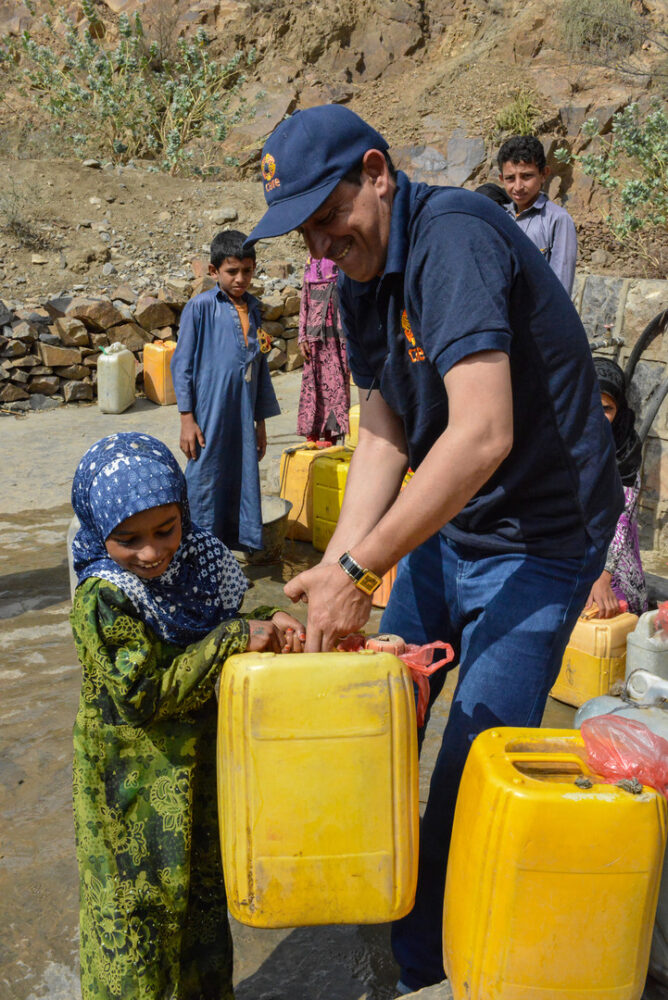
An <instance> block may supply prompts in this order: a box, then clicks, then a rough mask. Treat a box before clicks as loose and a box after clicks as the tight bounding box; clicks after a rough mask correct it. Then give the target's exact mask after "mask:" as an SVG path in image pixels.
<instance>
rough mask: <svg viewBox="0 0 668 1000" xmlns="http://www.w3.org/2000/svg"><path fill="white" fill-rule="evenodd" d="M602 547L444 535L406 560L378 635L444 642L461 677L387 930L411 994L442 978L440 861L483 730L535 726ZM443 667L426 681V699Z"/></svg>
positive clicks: (602, 555)
mask: <svg viewBox="0 0 668 1000" xmlns="http://www.w3.org/2000/svg"><path fill="white" fill-rule="evenodd" d="M604 563H605V551H596V550H594V549H591V548H590V550H589V551H588V552H587V553H586V554H583V556H582V558H579V559H546V558H542V557H537V556H527V555H517V554H507V553H506V554H494V555H481V554H480V553H479V552H477V551H474V550H472V549H467V548H464V547H462V546H461V545H457V544H455V543H453V542H449V541H448V540H446V539H445V538H444V537H443V536H442V535H440V534H437V535H434V536H433V537H432V538H430V539H429V540H428V541H427V542H425V543H424V544H423V545H421V546H420V547H419V548H417V549H416V550H415V551H414V552H412V553H410V555H408V556H406V558H405V559H402V561H401V562H400V564H399V567H398V570H397V578H396V581H395V584H394V586H393V588H392V594H391V596H390V601H389V603H388V606H387V608H386V610H385V613H384V615H383V618H382V621H381V629H382V631H383V632H394V633H396V634H397V635H401V636H402V637H403V638H404V639H406V641H408V642H416V643H427V642H433V641H434V640H436V639H443V640H445V641H446V642H449V643H451V644H452V646H453V648H454V650H455V658H454V661H453V663H454V664H457V663H459V680H458V683H457V688H456V691H455V694H454V697H453V700H452V707H451V709H450V714H449V717H448V722H447V725H446V728H445V732H444V734H443V742H442V744H441V749H440V751H439V754H438V758H437V760H436V764H435V766H434V771H433V774H432V778H431V785H430V789H429V799H428V801H427V806H426V809H425V813H424V816H423V819H422V824H421V827H420V864H419V875H418V888H417V896H416V900H415V906H414V908H413V910H412V911H411V913H409V914H408V916H406V917H404V918H403V919H402V920H399V921H397V923H395V924H394V926H393V928H392V949H393V951H394V955H395V958H396V960H397V962H398V963H399V965H400V967H401V980H402V982H403V983H405V984H406V985H407V986H410V987H411V988H412V989H413V990H419V989H421V988H423V987H424V986H430V985H432V984H433V983H438V982H441V980H442V979H443V978H444V976H445V973H444V971H443V958H442V919H443V894H444V890H445V869H446V863H447V857H448V850H449V846H450V832H451V828H452V821H453V817H454V811H455V802H456V799H457V790H458V787H459V781H460V778H461V774H462V770H463V768H464V763H465V761H466V756H467V754H468V751H469V747H470V745H471V743H472V742H473V739H474V738H475V737H476V736H477V734H478V733H480V732H482V731H483V730H485V729H490V728H492V727H494V726H539V725H540V722H541V718H542V715H543V709H544V708H545V702H546V699H547V695H548V693H549V690H550V688H551V687H552V684H553V683H554V680H555V678H556V676H557V674H558V673H559V667H560V664H561V659H562V656H563V652H564V649H565V647H566V643H567V642H568V638H569V636H570V634H571V631H572V629H573V626H574V624H575V621H576V619H577V617H578V615H579V613H580V612H581V610H582V608H583V607H584V604H585V601H586V600H587V596H588V594H589V590H590V588H591V585H592V583H593V582H594V580H595V579H596V578H597V577H598V576H599V575H600V574H601V572H602V571H603V567H604ZM444 681H445V671H438V672H437V673H436V674H435V675H434V676H433V677H432V678H431V698H430V703H433V701H434V699H435V698H436V696H437V695H438V693H439V692H440V690H441V688H442V687H443V683H444Z"/></svg>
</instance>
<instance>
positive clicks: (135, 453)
mask: <svg viewBox="0 0 668 1000" xmlns="http://www.w3.org/2000/svg"><path fill="white" fill-rule="evenodd" d="M168 503H178V504H179V505H180V507H181V518H182V527H183V537H182V539H181V544H180V546H179V548H178V549H177V551H176V552H175V554H174V557H173V559H172V561H171V563H170V564H169V566H168V567H167V569H166V570H165V572H164V573H162V574H161V575H160V576H159V577H157V578H156V579H155V580H142V579H141V578H140V577H138V576H135V574H134V573H131V572H130V571H129V570H124V569H122V568H121V566H119V565H118V563H116V562H114V560H113V559H112V558H111V556H110V555H109V553H108V552H107V549H106V547H105V544H104V543H105V540H106V539H107V538H108V537H109V535H110V533H111V532H112V531H113V530H114V528H116V527H117V526H118V525H119V524H120V523H121V521H125V520H126V518H128V517H132V515H133V514H138V513H139V512H140V511H142V510H148V509H149V508H151V507H159V506H161V505H162V504H168ZM72 506H73V508H74V512H75V514H76V515H77V517H78V518H79V522H80V524H81V527H80V528H79V531H78V532H77V534H76V536H75V538H74V541H73V542H72V556H73V560H74V570H75V572H76V574H77V578H78V581H79V583H83V581H84V580H86V579H88V577H90V576H96V577H100V578H101V579H103V580H109V581H110V582H111V583H114V584H116V586H117V587H119V588H120V589H121V590H122V591H123V593H124V594H126V595H127V597H129V599H130V601H131V602H132V604H133V605H134V607H135V609H136V611H137V614H138V615H139V616H140V618H142V620H143V621H145V622H146V624H147V625H150V626H151V628H152V629H153V630H154V631H155V632H156V633H157V634H158V635H160V636H161V637H162V638H163V639H165V640H167V641H168V642H173V643H176V644H177V645H180V646H184V645H188V643H190V642H194V641H195V640H197V639H200V638H203V637H204V636H205V635H206V634H207V633H208V632H210V631H211V629H212V628H215V626H216V625H218V624H219V623H220V622H221V621H224V620H225V619H226V618H233V617H234V616H235V615H236V613H237V612H238V610H239V606H240V605H241V601H242V599H243V596H244V593H245V592H246V590H247V589H248V586H249V585H248V581H247V580H246V578H245V576H244V575H243V573H242V572H241V569H240V567H239V564H238V563H237V561H236V559H235V558H234V556H233V555H232V553H231V552H230V550H229V549H228V548H226V547H225V545H223V543H222V542H221V541H219V540H218V539H217V538H216V537H215V536H214V535H212V534H211V533H210V532H208V531H203V530H202V529H201V528H198V527H197V526H196V525H194V524H193V523H192V521H191V520H190V508H189V506H188V493H187V487H186V480H185V476H184V475H183V473H182V471H181V469H180V467H179V464H178V462H177V461H176V459H175V458H174V456H173V455H172V453H171V451H170V450H169V449H168V448H167V447H166V446H165V445H164V444H163V443H162V442H161V441H158V440H157V439H156V438H154V437H150V436H149V435H148V434H138V433H136V432H129V433H122V434H112V435H110V436H109V437H106V438H102V440H101V441H98V442H97V443H96V444H94V445H93V446H92V447H91V448H89V449H88V451H87V452H86V454H85V455H84V457H83V458H82V459H81V461H80V463H79V466H78V468H77V471H76V473H75V476H74V482H73V483H72Z"/></svg>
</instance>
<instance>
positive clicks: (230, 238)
mask: <svg viewBox="0 0 668 1000" xmlns="http://www.w3.org/2000/svg"><path fill="white" fill-rule="evenodd" d="M247 239H248V237H247V236H246V234H245V233H241V232H239V230H238V229H225V230H223V232H222V233H216V235H215V236H214V238H213V239H212V241H211V263H212V264H213V266H214V267H215V269H216V270H218V268H219V267H221V265H222V263H223V261H224V260H225V258H226V257H236V258H237V259H238V260H244V259H245V258H246V257H248V258H249V259H250V260H252V261H254V260H255V247H254V246H252V247H248V248H247V249H246V250H244V243H245V242H246V240H247Z"/></svg>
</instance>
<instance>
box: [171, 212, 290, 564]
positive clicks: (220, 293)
mask: <svg viewBox="0 0 668 1000" xmlns="http://www.w3.org/2000/svg"><path fill="white" fill-rule="evenodd" d="M245 239H246V237H245V235H244V233H240V232H238V231H237V230H234V229H230V230H228V231H226V232H222V233H218V235H217V236H215V237H214V239H213V242H212V243H211V262H210V264H209V274H211V275H212V276H213V277H214V278H215V279H216V282H217V285H216V287H215V288H211V289H210V290H209V291H207V292H202V293H201V295H197V296H196V297H195V298H194V299H191V300H190V302H188V303H187V305H186V307H185V309H184V310H183V313H182V314H181V326H180V329H179V339H178V343H177V346H176V350H175V352H174V356H173V358H172V366H171V367H172V377H173V379H174V390H175V392H176V402H177V405H178V408H179V413H180V415H181V440H180V445H181V450H182V451H183V453H184V455H185V456H186V457H187V459H188V464H187V466H186V480H187V482H188V496H189V498H190V509H191V513H192V518H193V521H194V522H195V523H196V524H197V525H199V526H200V527H201V528H206V529H208V530H209V531H211V532H213V534H214V535H217V537H218V538H220V540H221V541H222V542H224V544H225V545H227V546H228V548H233V549H239V548H242V549H261V548H262V512H261V507H260V474H259V469H258V462H259V461H260V460H261V459H262V458H263V456H264V453H265V451H266V448H267V433H266V429H265V419H266V418H267V417H273V416H276V414H277V413H280V407H279V405H278V401H277V399H276V394H275V392H274V388H273V386H272V384H271V378H270V376H269V368H268V365H267V359H266V357H265V353H266V352H267V351H268V350H269V341H268V338H267V336H266V334H264V332H263V331H262V329H261V327H260V303H259V302H258V300H257V299H256V298H254V297H253V296H252V295H249V294H248V291H247V289H248V286H249V285H250V283H251V280H252V278H253V274H254V273H255V251H254V250H244V249H243V244H244V240H245Z"/></svg>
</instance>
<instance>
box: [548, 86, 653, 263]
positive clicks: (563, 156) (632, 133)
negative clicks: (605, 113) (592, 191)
mask: <svg viewBox="0 0 668 1000" xmlns="http://www.w3.org/2000/svg"><path fill="white" fill-rule="evenodd" d="M599 127H600V126H599V123H598V121H597V119H596V118H590V119H589V120H588V121H586V122H585V123H584V125H583V126H582V132H583V134H584V135H585V136H588V137H590V138H592V139H593V138H596V141H597V144H598V150H599V151H593V152H586V151H585V152H583V153H576V154H572V153H569V152H568V150H565V149H560V150H557V152H556V154H555V155H556V157H557V159H558V160H560V161H561V162H562V163H569V162H574V163H576V164H577V165H578V166H579V167H580V168H581V169H582V171H583V172H584V173H585V174H588V175H589V176H590V177H593V178H594V179H595V180H596V181H597V182H598V183H599V184H600V185H601V186H602V187H604V188H606V189H607V190H608V191H609V192H610V195H611V198H610V212H609V213H608V215H607V218H606V221H607V223H608V225H609V227H610V229H611V231H612V233H613V235H614V236H615V237H616V239H617V240H618V241H619V242H620V243H622V244H626V245H628V246H630V247H631V248H633V249H635V250H637V251H638V253H640V254H641V255H642V256H644V257H645V258H646V259H647V260H650V261H652V262H654V263H657V261H656V260H655V259H654V258H653V256H652V252H651V249H650V248H651V245H652V241H653V239H654V237H655V236H657V237H658V236H660V235H661V234H662V233H663V232H664V231H665V228H666V223H667V222H668V114H667V113H666V111H665V109H664V108H663V107H662V106H661V104H659V103H658V102H655V103H654V104H653V105H652V106H651V108H650V109H649V110H648V111H646V112H645V113H644V114H643V113H641V111H640V108H639V106H638V105H637V104H629V105H628V106H627V107H626V108H624V109H623V110H622V111H618V112H617V113H616V114H615V115H614V116H613V119H612V135H611V137H610V138H608V137H606V136H598V131H599Z"/></svg>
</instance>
